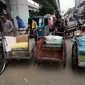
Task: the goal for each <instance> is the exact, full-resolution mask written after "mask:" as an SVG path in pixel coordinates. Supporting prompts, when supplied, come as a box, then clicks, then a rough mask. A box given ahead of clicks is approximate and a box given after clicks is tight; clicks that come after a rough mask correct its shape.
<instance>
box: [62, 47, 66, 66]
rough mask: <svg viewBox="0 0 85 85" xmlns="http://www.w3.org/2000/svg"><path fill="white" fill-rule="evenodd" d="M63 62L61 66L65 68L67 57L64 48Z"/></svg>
mask: <svg viewBox="0 0 85 85" xmlns="http://www.w3.org/2000/svg"><path fill="white" fill-rule="evenodd" d="M64 49H65V50H64V53H65V54H64V62H63V66H64V68H65V67H66V56H67V52H66V47H64Z"/></svg>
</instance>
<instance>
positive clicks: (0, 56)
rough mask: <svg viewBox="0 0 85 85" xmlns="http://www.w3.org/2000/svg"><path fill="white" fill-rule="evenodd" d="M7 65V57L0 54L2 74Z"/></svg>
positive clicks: (0, 72)
mask: <svg viewBox="0 0 85 85" xmlns="http://www.w3.org/2000/svg"><path fill="white" fill-rule="evenodd" d="M5 67H6V59H5V58H4V57H3V55H1V54H0V75H1V74H2V73H3V71H4V70H5Z"/></svg>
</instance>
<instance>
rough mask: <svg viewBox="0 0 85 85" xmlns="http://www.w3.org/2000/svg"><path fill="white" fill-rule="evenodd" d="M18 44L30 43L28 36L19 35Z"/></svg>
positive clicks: (17, 37)
mask: <svg viewBox="0 0 85 85" xmlns="http://www.w3.org/2000/svg"><path fill="white" fill-rule="evenodd" d="M16 42H17V43H18V42H28V35H25V34H24V35H18V36H16Z"/></svg>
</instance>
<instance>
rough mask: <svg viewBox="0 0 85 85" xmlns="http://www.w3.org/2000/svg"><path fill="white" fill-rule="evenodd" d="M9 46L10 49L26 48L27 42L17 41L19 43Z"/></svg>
mask: <svg viewBox="0 0 85 85" xmlns="http://www.w3.org/2000/svg"><path fill="white" fill-rule="evenodd" d="M11 48H12V49H21V48H24V49H25V48H28V42H19V43H15V44H12V46H11Z"/></svg>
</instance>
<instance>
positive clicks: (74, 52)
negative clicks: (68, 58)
mask: <svg viewBox="0 0 85 85" xmlns="http://www.w3.org/2000/svg"><path fill="white" fill-rule="evenodd" d="M77 59H78V58H77V44H76V43H74V44H73V46H72V69H73V70H74V69H76V68H77V67H78V60H77Z"/></svg>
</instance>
